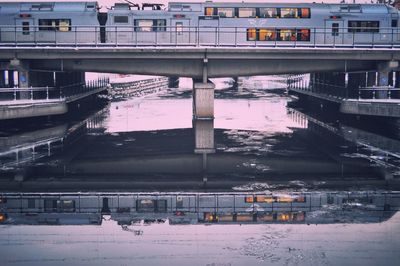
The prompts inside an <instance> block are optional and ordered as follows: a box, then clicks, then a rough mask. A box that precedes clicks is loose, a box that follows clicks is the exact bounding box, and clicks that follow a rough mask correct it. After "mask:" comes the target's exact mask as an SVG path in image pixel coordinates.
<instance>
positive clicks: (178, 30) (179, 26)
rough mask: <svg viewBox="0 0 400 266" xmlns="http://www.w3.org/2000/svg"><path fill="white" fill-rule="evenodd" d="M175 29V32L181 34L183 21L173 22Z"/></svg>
mask: <svg viewBox="0 0 400 266" xmlns="http://www.w3.org/2000/svg"><path fill="white" fill-rule="evenodd" d="M175 31H176V34H178V35H182V33H183V23H182V22H176V23H175Z"/></svg>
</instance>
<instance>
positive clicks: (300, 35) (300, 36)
mask: <svg viewBox="0 0 400 266" xmlns="http://www.w3.org/2000/svg"><path fill="white" fill-rule="evenodd" d="M297 41H301V42H309V41H310V30H309V29H298V30H297Z"/></svg>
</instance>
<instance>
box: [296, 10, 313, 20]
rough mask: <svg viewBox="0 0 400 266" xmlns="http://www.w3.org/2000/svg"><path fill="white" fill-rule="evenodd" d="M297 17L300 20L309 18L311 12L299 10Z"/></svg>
mask: <svg viewBox="0 0 400 266" xmlns="http://www.w3.org/2000/svg"><path fill="white" fill-rule="evenodd" d="M298 11H299V17H300V18H310V17H311V12H310V9H309V8H299V10H298Z"/></svg>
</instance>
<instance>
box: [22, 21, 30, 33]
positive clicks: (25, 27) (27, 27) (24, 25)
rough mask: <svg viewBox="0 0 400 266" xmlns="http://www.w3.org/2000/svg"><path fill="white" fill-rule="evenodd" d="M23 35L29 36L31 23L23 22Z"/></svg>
mask: <svg viewBox="0 0 400 266" xmlns="http://www.w3.org/2000/svg"><path fill="white" fill-rule="evenodd" d="M22 35H29V22H28V21H24V22H22Z"/></svg>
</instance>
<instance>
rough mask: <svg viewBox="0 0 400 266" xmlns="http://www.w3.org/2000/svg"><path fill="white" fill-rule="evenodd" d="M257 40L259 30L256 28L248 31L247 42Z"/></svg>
mask: <svg viewBox="0 0 400 266" xmlns="http://www.w3.org/2000/svg"><path fill="white" fill-rule="evenodd" d="M256 39H257V30H256V29H255V28H252V29H247V40H248V41H255V40H256Z"/></svg>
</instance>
